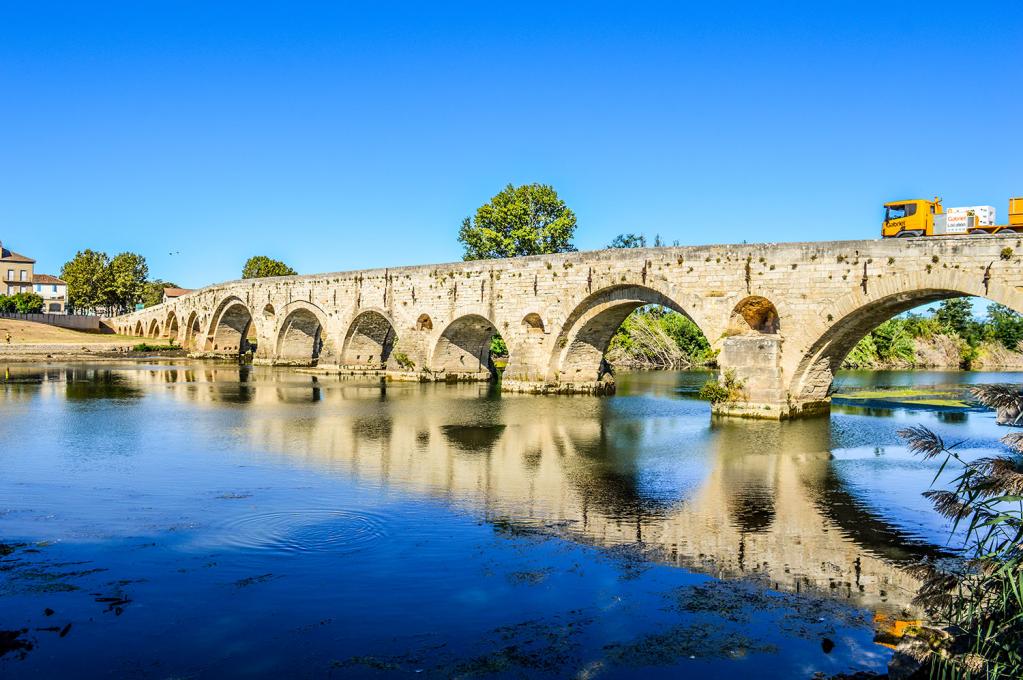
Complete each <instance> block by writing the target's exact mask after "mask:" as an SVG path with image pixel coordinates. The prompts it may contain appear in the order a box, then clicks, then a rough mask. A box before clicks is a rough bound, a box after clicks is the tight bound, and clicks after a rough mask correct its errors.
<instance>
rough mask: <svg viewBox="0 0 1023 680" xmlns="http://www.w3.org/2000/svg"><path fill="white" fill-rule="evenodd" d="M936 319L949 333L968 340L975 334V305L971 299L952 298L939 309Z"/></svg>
mask: <svg viewBox="0 0 1023 680" xmlns="http://www.w3.org/2000/svg"><path fill="white" fill-rule="evenodd" d="M934 318H935V319H937V320H938V323H939V324H940V325H941V327H942V328H943V329H944V330H945V331H946V332H948V333H955V334H956V335H958V336H959V337H961V338H963V339H966V338H968V337H970V336H971V335H973V334H974V332H975V330H976V325H977V323H976V322H975V321H974V320H973V304H972V303H971V302H970V298H964V297H961V298H952V299H951V300H945V301H944V302H942V303H941V305H940V306H939V307H938V311H937V312H935V314H934Z"/></svg>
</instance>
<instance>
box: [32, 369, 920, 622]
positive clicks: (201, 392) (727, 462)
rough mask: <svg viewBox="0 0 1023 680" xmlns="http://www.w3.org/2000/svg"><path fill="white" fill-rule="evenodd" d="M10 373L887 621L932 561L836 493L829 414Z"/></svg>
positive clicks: (224, 376) (440, 390) (207, 373)
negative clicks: (740, 417)
mask: <svg viewBox="0 0 1023 680" xmlns="http://www.w3.org/2000/svg"><path fill="white" fill-rule="evenodd" d="M18 370H19V371H22V372H24V377H25V379H26V380H27V379H28V378H29V375H31V376H36V378H33V379H32V380H31V381H38V382H43V383H44V384H45V385H47V386H48V388H49V389H53V390H56V389H63V390H66V391H67V395H68V396H69V397H73V396H75V395H76V394H78V393H80V392H81V390H82V389H83V385H86V384H89V385H92V387H91V388H89V389H90V390H92V392H91V393H90V394H88V395H86V396H92V397H95V396H111V397H113V398H133V397H142V396H144V395H145V394H146V393H147V392H152V390H153V388H154V386H159V385H166V386H168V387H169V389H168V390H167V392H166V394H169V395H172V396H173V397H174V398H177V399H180V400H182V401H187V402H194V403H198V404H210V405H215V404H244V405H246V408H241V409H236V410H235V414H236V415H235V416H234V417H235V418H237V421H236V422H235V427H237V430H238V433H239V436H240V437H248V441H249V442H250V443H251V445H252V446H253V448H255V449H258V450H263V451H267V452H270V453H272V454H275V455H277V454H279V455H284V456H287V457H288V459H289V462H291V463H294V462H296V461H299V462H301V463H302V464H306V465H309V466H311V467H315V468H318V469H321V470H327V471H336V472H339V473H341V474H345V475H351V476H354V477H355V478H357V479H359V480H360V481H364V482H369V483H372V484H376V485H381V486H391V487H398V488H400V489H402V490H403V491H405V492H410V493H415V494H421V495H424V496H432V497H439V498H443V499H445V500H446V501H448V502H452V503H455V504H457V505H459V506H462V507H467V508H469V509H471V510H473V511H477V512H481V513H483V514H484V515H485V516H486V517H488V518H489V519H490V520H492V521H495V522H499V523H501V524H502V525H503V526H512V527H520V528H523V529H526V528H544V530H549V531H555V532H557V533H560V534H563V535H566V536H568V537H569V538H571V539H573V540H577V541H581V542H585V543H592V544H595V545H600V546H613V545H634V544H637V543H641V544H642V546H643V548H644V549H645V550H649V551H651V553H652V554H653V556H654V557H655V559H659V560H661V561H664V562H667V563H674V564H679V565H683V566H686V567H689V568H693V569H696V570H698V571H703V572H706V573H710V574H713V575H717V576H724V577H731V578H735V577H751V578H759V579H763V580H765V581H767V582H768V583H770V584H771V585H772V587H774V588H776V589H779V590H789V591H807V590H813V591H822V592H825V593H828V594H830V595H832V596H835V597H840V598H847V599H850V600H852V601H855V602H857V603H859V604H863V605H867V606H871V607H874V608H876V609H880V610H885V611H899V610H901V609H902V608H903V607H906V606H907V605H908V603H909V600H910V598H911V597H912V593H913V592H915V590H916V587H917V585H918V583H917V581H916V580H915V578H914V577H912V576H911V575H910V574H909V573H908V572H907V570H906V569H905V567H906V566H908V565H909V564H911V563H912V562H913V561H914V560H915V559H917V558H918V557H920V556H921V555H924V554H933V553H935V552H936V551H937V549H936V548H934V547H933V546H928V545H924V544H920V543H918V542H915V541H914V540H913V539H911V538H910V537H909V536H907V535H905V534H904V533H902V532H900V531H899V530H898V529H897V528H895V527H894V526H893V525H892V524H890V523H888V522H886V521H885V519H884V518H883V517H882V516H880V515H878V514H874V513H872V512H871V511H870V510H869V509H867V508H864V507H863V506H862V505H861V504H860V503H859V502H857V501H856V499H855V498H854V497H853V496H851V495H850V494H849V493H847V492H846V491H845V490H844V489H843V487H842V484H841V483H840V481H839V479H838V478H837V477H836V475H835V473H834V470H833V467H832V465H831V454H830V452H829V446H830V429H829V422H828V421H827V420H815V421H805V422H797V423H787V424H784V425H782V424H779V423H776V422H738V423H735V422H729V423H724V424H720V425H716V426H710V427H708V426H707V420H706V418H705V416H704V417H696V418H694V417H689V416H687V415H686V413H685V412H684V409H686V408H690V407H691V408H693V409H697V408H700V407H699V406H698V405H692V406H690V404H689V403H687V402H667V403H666V404H665V405H664V410H663V412H652V413H641V414H630V413H623V412H621V408H622V404H623V401H622V400H611V401H608V400H600V399H594V398H584V397H575V398H572V397H566V398H561V399H549V400H548V399H544V400H537V399H530V398H528V397H517V396H515V395H507V394H505V395H501V396H500V397H498V395H497V393H496V392H491V393H488V387H487V386H486V385H473V384H470V385H461V386H437V385H430V384H428V385H419V384H404V385H400V386H393V385H392V386H388V387H387V388H386V389H383V388H382V387H381V386H380V385H373V384H354V383H345V382H338V381H336V379H332V380H330V381H325V380H324V379H323V378H315V377H313V376H309V375H302V374H296V373H287V372H276V373H275V372H273V370H272V369H247V368H244V367H242V368H239V367H237V366H228V365H221V366H196V367H194V368H192V367H188V368H181V367H173V368H168V367H154V369H153V370H138V369H135V370H126V371H118V372H115V373H109V374H104V375H105V376H106V377H105V378H104V379H101V380H96V379H95V376H92V375H81V374H76V372H75V370H80V369H75V370H70V369H68V370H58V369H54V370H52V371H50V372H42V371H38V370H37V369H28V368H25V369H18ZM101 373H102V371H101ZM104 391H108V394H104V393H103V392H104ZM310 402H316V403H317V405H316V407H315V408H312V409H311V408H309V404H310ZM657 403H661V402H657ZM264 407H272V408H264ZM676 407H678V408H676ZM655 408H660V407H655ZM679 408H681V409H682V412H681V413H680V412H679V410H678V409H679ZM672 409H674V410H672ZM680 457H681V458H683V459H688V460H687V463H686V464H685V465H678V460H679V458H680ZM680 469H682V470H684V472H682V473H680V472H679V470H680ZM680 475H682V476H680Z"/></svg>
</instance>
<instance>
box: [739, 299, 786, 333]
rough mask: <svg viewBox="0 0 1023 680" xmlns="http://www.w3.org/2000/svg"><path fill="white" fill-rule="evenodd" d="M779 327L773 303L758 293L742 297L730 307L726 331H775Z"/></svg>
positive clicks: (776, 311)
mask: <svg viewBox="0 0 1023 680" xmlns="http://www.w3.org/2000/svg"><path fill="white" fill-rule="evenodd" d="M780 328H781V324H780V320H779V317H778V310H777V308H776V307H775V306H774V303H773V302H771V301H770V300H768V299H767V298H765V297H762V296H760V295H750V296H748V297H745V298H743V299H742V300H740V301H739V302H738V304H736V305H735V307H734V308H733V309H732V315H731V317H730V318H729V320H728V331H729V332H730V333H732V334H739V333H751V332H755V333H766V334H772V333H777V332H778V331H779V330H780Z"/></svg>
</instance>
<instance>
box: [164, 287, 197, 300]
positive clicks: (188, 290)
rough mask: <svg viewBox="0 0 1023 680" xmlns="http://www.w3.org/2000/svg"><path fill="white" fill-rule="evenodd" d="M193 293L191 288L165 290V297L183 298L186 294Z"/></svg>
mask: <svg viewBox="0 0 1023 680" xmlns="http://www.w3.org/2000/svg"><path fill="white" fill-rule="evenodd" d="M191 292H192V289H191V288H164V289H163V294H164V296H165V297H169V298H176V297H181V296H182V295H185V294H187V293H191Z"/></svg>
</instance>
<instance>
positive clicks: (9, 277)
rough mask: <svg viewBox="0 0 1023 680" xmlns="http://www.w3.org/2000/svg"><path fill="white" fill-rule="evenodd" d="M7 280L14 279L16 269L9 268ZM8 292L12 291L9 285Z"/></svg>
mask: <svg viewBox="0 0 1023 680" xmlns="http://www.w3.org/2000/svg"><path fill="white" fill-rule="evenodd" d="M7 280H8V281H13V280H14V270H13V269H8V270H7ZM7 292H8V293H10V292H11V288H10V286H8V287H7Z"/></svg>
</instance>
